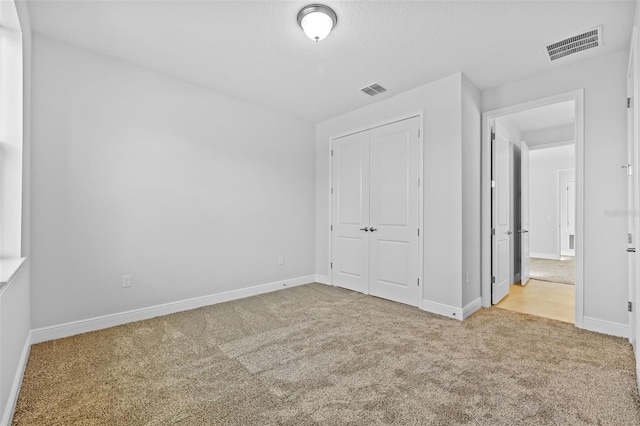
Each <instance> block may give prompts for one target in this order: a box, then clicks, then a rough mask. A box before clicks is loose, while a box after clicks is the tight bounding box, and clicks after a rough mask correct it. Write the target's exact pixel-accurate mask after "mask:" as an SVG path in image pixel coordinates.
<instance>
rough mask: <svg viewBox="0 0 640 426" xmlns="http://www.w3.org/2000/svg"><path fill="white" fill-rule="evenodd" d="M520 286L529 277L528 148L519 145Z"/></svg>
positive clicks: (525, 282) (522, 144) (524, 283)
mask: <svg viewBox="0 0 640 426" xmlns="http://www.w3.org/2000/svg"><path fill="white" fill-rule="evenodd" d="M520 223H521V226H522V229H520V230H519V232H520V242H521V244H522V249H521V250H520V285H527V283H528V282H529V277H530V276H531V267H530V263H531V260H530V255H529V254H530V248H529V147H528V146H527V144H526V143H525V142H524V141H522V142H521V144H520Z"/></svg>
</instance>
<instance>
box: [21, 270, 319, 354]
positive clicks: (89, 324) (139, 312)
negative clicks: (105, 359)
mask: <svg viewBox="0 0 640 426" xmlns="http://www.w3.org/2000/svg"><path fill="white" fill-rule="evenodd" d="M315 279H316V277H315V275H307V276H304V277H298V278H291V279H288V280H282V281H276V282H272V283H268V284H261V285H257V286H253V287H248V288H243V289H238V290H231V291H226V292H223V293H216V294H210V295H207V296H200V297H194V298H192V299H186V300H180V301H177V302H170V303H165V304H162V305H156V306H150V307H147V308H140V309H134V310H131V311H126V312H120V313H116V314H110V315H104V316H100V317H94V318H88V319H85V320H79V321H73V322H68V323H65V324H58V325H53V326H49V327H42V328H38V329H35V330H32V331H31V333H32V334H31V341H32V342H33V343H34V344H35V343H41V342H46V341H48V340H54V339H60V338H63V337H69V336H74V335H76V334H81V333H87V332H89V331H96V330H101V329H104V328H109V327H114V326H116V325H122V324H126V323H130V322H134V321H141V320H145V319H149V318H153V317H158V316H161V315H169V314H174V313H176V312H182V311H188V310H190V309H196V308H200V307H203V306H208V305H215V304H217V303H222V302H228V301H231V300H236V299H242V298H244V297H250V296H256V295H258V294H264V293H270V292H272V291H276V290H281V289H283V288H287V287H295V286H299V285H303V284H309V283H312V282H314V281H315Z"/></svg>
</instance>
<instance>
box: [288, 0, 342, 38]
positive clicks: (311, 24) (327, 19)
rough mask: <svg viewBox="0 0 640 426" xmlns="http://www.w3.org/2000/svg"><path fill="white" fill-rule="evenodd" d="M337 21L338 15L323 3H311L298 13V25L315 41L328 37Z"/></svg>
mask: <svg viewBox="0 0 640 426" xmlns="http://www.w3.org/2000/svg"><path fill="white" fill-rule="evenodd" d="M337 23H338V15H336V13H335V12H334V11H333V9H331V8H330V7H329V6H325V5H323V4H310V5H309V6H305V7H303V8H302V10H300V12H299V13H298V25H300V28H302V30H303V31H304V33H305V34H306V35H307V37H309V38H310V39H311V40H314V41H320V40H323V39H324V38H325V37H327V36H328V35H329V33H330V32H331V30H332V29H333V28H334V27H335V26H336V24H337Z"/></svg>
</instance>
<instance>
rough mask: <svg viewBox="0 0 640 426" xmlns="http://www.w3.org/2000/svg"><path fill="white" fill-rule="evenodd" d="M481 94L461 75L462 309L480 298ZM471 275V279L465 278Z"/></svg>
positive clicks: (469, 277)
mask: <svg viewBox="0 0 640 426" xmlns="http://www.w3.org/2000/svg"><path fill="white" fill-rule="evenodd" d="M481 126H482V119H481V112H480V91H479V90H478V89H477V88H476V87H475V86H474V85H473V83H472V82H471V81H469V79H468V78H467V77H466V76H464V75H463V76H462V273H463V275H462V279H463V286H462V306H463V307H464V306H467V305H468V304H469V303H472V302H473V301H475V300H476V299H478V298H479V297H480V279H481V278H480V263H481V262H480V250H481V233H480V226H481V225H480V211H481V203H480V176H481V175H480V173H481V162H480V150H481V148H482V145H481V133H480V129H481ZM465 273H468V279H466V278H467V277H466V276H465V275H464V274H465Z"/></svg>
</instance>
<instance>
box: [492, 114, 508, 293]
mask: <svg viewBox="0 0 640 426" xmlns="http://www.w3.org/2000/svg"><path fill="white" fill-rule="evenodd" d="M506 135H507V132H505V130H504V129H503V128H502V126H500V125H498V124H496V125H495V132H494V133H493V134H492V142H491V145H492V156H493V159H492V168H491V173H492V180H493V184H492V186H493V188H492V189H493V191H491V199H492V203H493V209H492V210H493V212H492V215H491V216H492V217H491V219H492V226H491V227H492V230H491V232H492V234H493V235H492V245H493V247H492V268H491V269H492V272H491V273H492V277H491V281H492V284H491V303H493V304H496V303H498V302H499V301H500V300H502V299H503V298H504V297H505V296H506V295H507V294H509V284H510V277H509V256H510V255H511V234H512V231H511V229H509V225H510V223H509V215H510V212H509V210H510V207H509V187H510V179H509V140H508V137H507V136H506Z"/></svg>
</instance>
